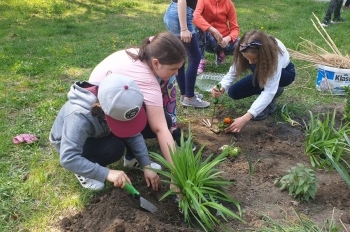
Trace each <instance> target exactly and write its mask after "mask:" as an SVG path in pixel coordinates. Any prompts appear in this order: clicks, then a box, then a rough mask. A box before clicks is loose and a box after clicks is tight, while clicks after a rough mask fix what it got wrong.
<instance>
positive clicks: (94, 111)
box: [90, 102, 105, 117]
mask: <svg viewBox="0 0 350 232" xmlns="http://www.w3.org/2000/svg"><path fill="white" fill-rule="evenodd" d="M90 112H91V115H92V116H94V117H96V116H103V117H104V116H105V113H104V112H103V110H102V107H101V105H100V103H99V102H95V103H94V104H92V106H91V108H90Z"/></svg>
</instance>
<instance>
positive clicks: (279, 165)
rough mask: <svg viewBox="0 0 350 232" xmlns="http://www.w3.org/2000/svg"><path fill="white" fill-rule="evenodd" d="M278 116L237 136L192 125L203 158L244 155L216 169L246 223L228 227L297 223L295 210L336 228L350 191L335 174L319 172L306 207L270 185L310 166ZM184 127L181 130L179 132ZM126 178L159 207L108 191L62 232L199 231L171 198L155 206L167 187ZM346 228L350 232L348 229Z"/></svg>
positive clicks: (299, 132)
mask: <svg viewBox="0 0 350 232" xmlns="http://www.w3.org/2000/svg"><path fill="white" fill-rule="evenodd" d="M219 113H220V114H219V115H218V118H219V119H223V118H224V117H225V112H219ZM226 115H228V114H226ZM276 117H277V116H276ZM276 117H273V116H269V117H268V118H267V119H266V120H264V121H261V122H254V121H252V122H250V123H248V125H247V126H246V127H245V128H244V129H243V131H242V132H241V133H239V134H224V133H220V134H214V133H213V132H211V131H210V130H208V129H207V128H205V127H204V126H203V125H202V123H201V119H198V120H197V119H196V120H194V121H193V122H191V130H192V132H193V134H194V136H195V138H194V140H195V143H196V144H197V145H198V144H200V145H205V148H204V154H205V155H208V154H219V152H220V151H219V150H218V149H219V148H220V147H221V146H222V145H225V144H227V145H230V144H232V143H233V142H234V143H235V145H236V146H239V147H240V148H242V150H243V152H242V153H243V155H240V156H238V157H237V158H235V159H227V160H226V161H225V162H224V163H223V164H222V165H221V166H220V169H222V170H223V171H224V177H225V179H228V180H231V181H232V182H233V184H232V186H231V187H230V189H229V191H228V193H229V194H230V195H231V196H232V197H233V198H234V199H236V200H238V201H239V202H240V204H241V207H242V209H243V212H244V215H243V218H244V220H245V221H246V223H245V224H243V223H239V222H237V221H229V222H228V223H226V225H228V226H229V227H230V228H232V230H233V231H238V230H239V231H254V230H257V229H258V228H260V227H261V226H262V225H266V221H265V220H263V216H262V215H268V216H269V217H270V218H272V219H274V220H277V221H285V220H286V221H289V222H293V221H297V217H296V215H295V213H294V211H293V209H294V210H295V211H297V212H298V213H300V214H301V215H305V216H306V217H308V218H310V219H311V220H312V221H314V222H316V223H317V224H318V225H320V226H321V225H323V223H324V220H325V219H331V218H332V215H333V217H334V220H335V221H336V223H339V218H340V217H341V215H342V214H343V215H348V214H349V209H350V190H349V188H348V187H347V186H346V184H345V183H344V181H343V180H342V179H341V178H340V176H339V175H338V173H337V172H336V171H332V172H326V171H322V170H317V178H318V191H317V194H316V199H315V200H312V201H310V202H308V203H302V202H298V201H296V200H295V199H293V198H292V197H291V196H289V195H288V193H287V192H282V191H280V190H279V189H278V188H277V187H275V186H274V180H275V179H276V178H280V177H282V176H284V175H285V174H287V170H289V169H290V168H291V167H292V166H295V165H296V164H297V163H302V164H304V165H307V166H310V162H309V160H308V157H307V156H306V155H305V154H304V149H305V147H304V142H305V141H304V139H305V136H304V132H303V129H302V128H300V127H293V126H291V125H289V124H287V123H283V122H282V120H281V119H276ZM278 120H279V121H281V122H277V121H278ZM186 127H187V126H186V125H184V126H183V127H182V128H186ZM248 155H249V157H250V160H251V162H252V163H255V162H256V161H258V160H259V159H260V160H259V162H257V163H256V166H255V169H254V173H253V175H250V174H249V165H248V162H247V156H248ZM128 175H131V177H132V181H133V184H134V186H135V187H136V188H137V189H138V191H139V192H140V193H141V195H142V196H143V197H144V198H146V199H147V200H149V201H150V202H152V203H153V204H154V205H156V206H157V207H158V210H159V211H158V212H157V213H156V214H151V213H149V212H146V211H143V210H141V209H140V208H139V205H138V202H137V201H135V200H134V199H132V198H131V197H130V195H129V194H128V193H126V192H125V191H124V190H121V189H116V188H110V189H109V190H107V191H106V192H104V193H103V194H101V195H100V196H98V197H96V199H95V200H94V202H92V203H91V205H89V206H88V207H87V208H86V209H85V210H84V211H82V212H80V213H78V214H76V215H74V216H72V217H69V218H68V217H65V218H63V220H61V221H60V227H61V229H62V231H67V232H68V231H71V232H73V231H79V232H84V231H86V232H87V231H99V232H102V231H103V232H112V231H113V232H117V231H126V232H138V231H140V232H141V231H142V232H143V231H162V232H167V231H169V232H175V231H183V232H187V231H202V230H201V229H199V228H198V229H194V228H188V226H187V225H186V224H184V222H183V216H182V215H181V213H180V212H179V210H178V207H177V204H176V203H175V202H174V201H173V199H171V198H170V197H169V198H167V199H165V200H163V201H161V202H159V201H158V200H159V198H160V197H161V196H162V195H163V194H164V193H165V192H166V190H167V188H168V186H166V185H164V186H162V189H161V190H160V191H158V192H153V191H151V190H150V189H148V188H147V187H146V186H145V183H144V180H143V174H142V173H141V172H135V171H133V172H131V171H129V172H128ZM345 226H347V227H348V229H349V227H350V225H349V224H345ZM341 228H343V227H341Z"/></svg>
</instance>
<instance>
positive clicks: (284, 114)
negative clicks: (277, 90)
mask: <svg viewBox="0 0 350 232" xmlns="http://www.w3.org/2000/svg"><path fill="white" fill-rule="evenodd" d="M290 115H291V112H290V111H289V110H288V107H287V104H284V105H283V106H282V109H281V116H282V118H283V120H284V121H286V122H288V123H289V124H290V125H291V126H302V125H301V124H300V123H299V122H297V121H295V120H293V119H292V117H291V116H290Z"/></svg>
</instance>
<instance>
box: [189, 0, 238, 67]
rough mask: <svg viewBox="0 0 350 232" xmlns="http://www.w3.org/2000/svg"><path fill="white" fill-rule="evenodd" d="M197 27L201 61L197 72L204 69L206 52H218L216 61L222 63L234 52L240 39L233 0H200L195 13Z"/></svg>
mask: <svg viewBox="0 0 350 232" xmlns="http://www.w3.org/2000/svg"><path fill="white" fill-rule="evenodd" d="M193 24H194V25H196V27H197V34H198V44H199V48H200V51H201V61H200V64H199V67H198V71H197V74H200V73H202V72H203V71H204V67H205V64H206V60H205V55H204V52H205V51H207V52H210V53H215V54H216V63H217V64H222V63H224V61H225V57H226V55H231V54H233V51H234V49H235V46H236V44H237V42H238V40H239V37H238V36H239V26H238V22H237V14H236V9H235V6H234V4H233V2H232V1H231V0H198V2H197V6H196V9H195V11H194V13H193Z"/></svg>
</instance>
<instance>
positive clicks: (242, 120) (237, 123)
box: [224, 113, 253, 133]
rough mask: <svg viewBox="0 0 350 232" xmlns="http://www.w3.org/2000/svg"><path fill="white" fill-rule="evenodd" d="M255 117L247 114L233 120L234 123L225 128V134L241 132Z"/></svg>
mask: <svg viewBox="0 0 350 232" xmlns="http://www.w3.org/2000/svg"><path fill="white" fill-rule="evenodd" d="M252 117H253V115H251V114H250V113H246V114H245V115H243V116H242V117H239V118H235V119H234V120H233V123H231V125H229V126H228V127H226V128H225V130H224V131H225V133H230V132H240V131H241V130H242V128H243V127H244V126H245V125H246V124H247V122H249V120H250V119H252Z"/></svg>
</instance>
